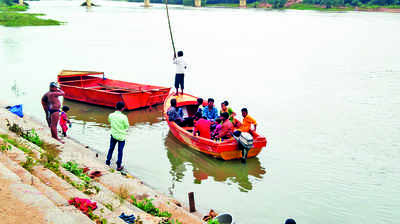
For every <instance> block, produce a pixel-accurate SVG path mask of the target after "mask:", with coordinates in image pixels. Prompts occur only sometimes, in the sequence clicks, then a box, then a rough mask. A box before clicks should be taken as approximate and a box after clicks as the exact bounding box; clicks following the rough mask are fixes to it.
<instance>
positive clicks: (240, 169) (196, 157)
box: [164, 132, 266, 192]
mask: <svg viewBox="0 0 400 224" xmlns="http://www.w3.org/2000/svg"><path fill="white" fill-rule="evenodd" d="M164 144H165V147H166V148H167V150H168V151H167V156H168V159H169V162H170V163H171V171H170V174H171V176H172V177H173V180H174V182H182V179H183V177H184V173H185V171H186V170H187V169H190V166H192V167H193V177H194V180H193V182H194V183H196V184H201V183H202V181H203V180H207V179H208V178H209V177H213V178H214V180H215V181H218V182H226V183H235V184H237V185H238V188H239V190H240V191H243V192H248V191H251V190H252V189H253V184H254V183H253V182H254V181H253V182H252V180H251V179H252V178H249V177H251V176H252V177H255V178H256V179H262V178H263V176H264V174H265V173H266V170H265V168H264V167H262V166H261V163H260V160H259V159H258V158H257V157H255V158H252V159H249V160H248V161H247V164H242V163H240V161H222V160H218V159H215V158H212V157H210V156H207V155H204V154H202V153H201V152H197V151H196V150H194V149H190V148H188V147H187V146H185V145H183V144H182V143H180V142H179V141H178V140H177V139H176V138H175V137H174V136H173V135H172V134H171V132H169V133H168V135H167V137H166V138H165V141H164ZM188 166H189V168H188ZM173 185H174V183H173ZM172 188H173V186H172Z"/></svg>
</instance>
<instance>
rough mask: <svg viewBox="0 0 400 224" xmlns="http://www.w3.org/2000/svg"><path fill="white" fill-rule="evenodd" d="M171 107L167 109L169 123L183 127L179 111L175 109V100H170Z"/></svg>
mask: <svg viewBox="0 0 400 224" xmlns="http://www.w3.org/2000/svg"><path fill="white" fill-rule="evenodd" d="M170 102H171V107H170V108H168V111H167V115H168V120H169V121H174V122H175V123H176V124H177V125H179V126H182V125H183V123H184V122H183V118H182V116H181V115H180V113H181V112H180V111H179V109H178V108H177V107H176V99H171V101H170Z"/></svg>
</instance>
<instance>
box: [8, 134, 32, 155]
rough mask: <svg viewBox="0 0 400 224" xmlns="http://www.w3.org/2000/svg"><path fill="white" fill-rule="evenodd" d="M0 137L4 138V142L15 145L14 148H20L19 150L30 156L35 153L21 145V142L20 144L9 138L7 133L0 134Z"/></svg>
mask: <svg viewBox="0 0 400 224" xmlns="http://www.w3.org/2000/svg"><path fill="white" fill-rule="evenodd" d="M0 138H2V139H3V140H4V142H6V143H9V144H11V145H13V146H15V147H16V148H18V149H20V150H21V151H23V152H24V153H26V154H27V155H29V156H31V157H34V156H35V154H34V153H33V152H32V150H30V149H28V148H26V147H25V146H23V145H22V144H20V143H19V142H17V141H16V140H14V139H11V138H9V136H8V135H0Z"/></svg>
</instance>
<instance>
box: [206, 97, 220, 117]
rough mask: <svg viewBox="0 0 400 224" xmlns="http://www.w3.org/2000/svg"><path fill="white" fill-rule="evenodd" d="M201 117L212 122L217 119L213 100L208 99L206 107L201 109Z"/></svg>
mask: <svg viewBox="0 0 400 224" xmlns="http://www.w3.org/2000/svg"><path fill="white" fill-rule="evenodd" d="M203 117H206V118H207V120H209V121H212V122H214V121H215V119H217V118H218V110H217V108H215V107H214V99H213V98H208V105H207V106H206V107H204V109H203Z"/></svg>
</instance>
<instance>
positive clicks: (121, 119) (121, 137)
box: [106, 102, 129, 171]
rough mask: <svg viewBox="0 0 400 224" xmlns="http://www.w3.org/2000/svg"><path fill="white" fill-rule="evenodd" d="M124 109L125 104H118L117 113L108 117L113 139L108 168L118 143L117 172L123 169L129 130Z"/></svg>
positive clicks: (108, 157) (107, 162)
mask: <svg viewBox="0 0 400 224" xmlns="http://www.w3.org/2000/svg"><path fill="white" fill-rule="evenodd" d="M124 109H125V104H124V102H118V103H117V105H116V111H115V112H114V113H112V114H110V115H109V116H108V122H110V125H111V138H110V148H109V149H108V154H107V160H106V164H107V165H108V166H109V165H110V162H111V158H112V155H113V152H114V148H115V145H116V144H117V143H118V159H117V171H121V170H122V169H123V166H122V155H123V150H124V146H125V138H126V135H127V134H128V128H129V121H128V117H127V116H126V115H125V114H123V113H122V111H124Z"/></svg>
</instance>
